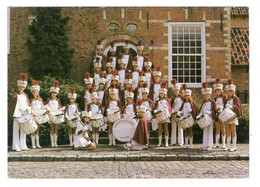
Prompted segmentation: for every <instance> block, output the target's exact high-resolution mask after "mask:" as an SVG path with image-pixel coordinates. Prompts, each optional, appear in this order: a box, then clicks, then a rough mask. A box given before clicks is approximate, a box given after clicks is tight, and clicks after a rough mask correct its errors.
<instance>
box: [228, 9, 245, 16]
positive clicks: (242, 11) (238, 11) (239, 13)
mask: <svg viewBox="0 0 260 187" xmlns="http://www.w3.org/2000/svg"><path fill="white" fill-rule="evenodd" d="M231 15H232V16H234V15H235V16H248V15H249V11H248V7H231Z"/></svg>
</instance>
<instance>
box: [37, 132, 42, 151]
mask: <svg viewBox="0 0 260 187" xmlns="http://www.w3.org/2000/svg"><path fill="white" fill-rule="evenodd" d="M36 147H37V148H39V149H41V148H42V147H41V146H40V137H39V135H38V134H36Z"/></svg>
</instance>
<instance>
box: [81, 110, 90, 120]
mask: <svg viewBox="0 0 260 187" xmlns="http://www.w3.org/2000/svg"><path fill="white" fill-rule="evenodd" d="M81 115H82V117H83V118H84V117H88V118H91V116H92V112H91V111H89V112H88V111H82V112H81Z"/></svg>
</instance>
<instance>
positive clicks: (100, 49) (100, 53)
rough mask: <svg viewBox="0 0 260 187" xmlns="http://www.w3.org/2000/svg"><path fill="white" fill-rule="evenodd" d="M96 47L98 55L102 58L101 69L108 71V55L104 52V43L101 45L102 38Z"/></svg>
mask: <svg viewBox="0 0 260 187" xmlns="http://www.w3.org/2000/svg"><path fill="white" fill-rule="evenodd" d="M96 48H97V51H96V57H99V58H100V62H101V64H102V68H101V70H102V71H104V72H105V71H106V63H107V57H106V55H104V54H103V45H101V41H100V40H98V41H97V47H96ZM96 57H95V59H96Z"/></svg>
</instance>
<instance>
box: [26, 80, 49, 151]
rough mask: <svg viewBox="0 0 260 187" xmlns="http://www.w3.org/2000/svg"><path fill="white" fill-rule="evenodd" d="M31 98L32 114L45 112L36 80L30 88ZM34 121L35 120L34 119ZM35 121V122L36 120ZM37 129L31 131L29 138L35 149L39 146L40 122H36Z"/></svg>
mask: <svg viewBox="0 0 260 187" xmlns="http://www.w3.org/2000/svg"><path fill="white" fill-rule="evenodd" d="M30 90H31V92H32V95H33V99H32V100H31V107H32V114H38V115H39V114H41V115H43V114H46V109H45V107H44V103H43V100H42V98H41V96H40V94H39V92H40V86H39V85H38V81H36V80H33V85H32V86H31V88H30ZM35 122H36V121H35ZM36 123H37V122H36ZM37 126H38V128H37V130H36V132H33V133H32V134H31V140H32V148H33V149H35V148H36V147H37V148H41V146H40V142H39V134H40V126H41V125H40V124H38V123H37ZM35 138H36V147H35Z"/></svg>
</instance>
